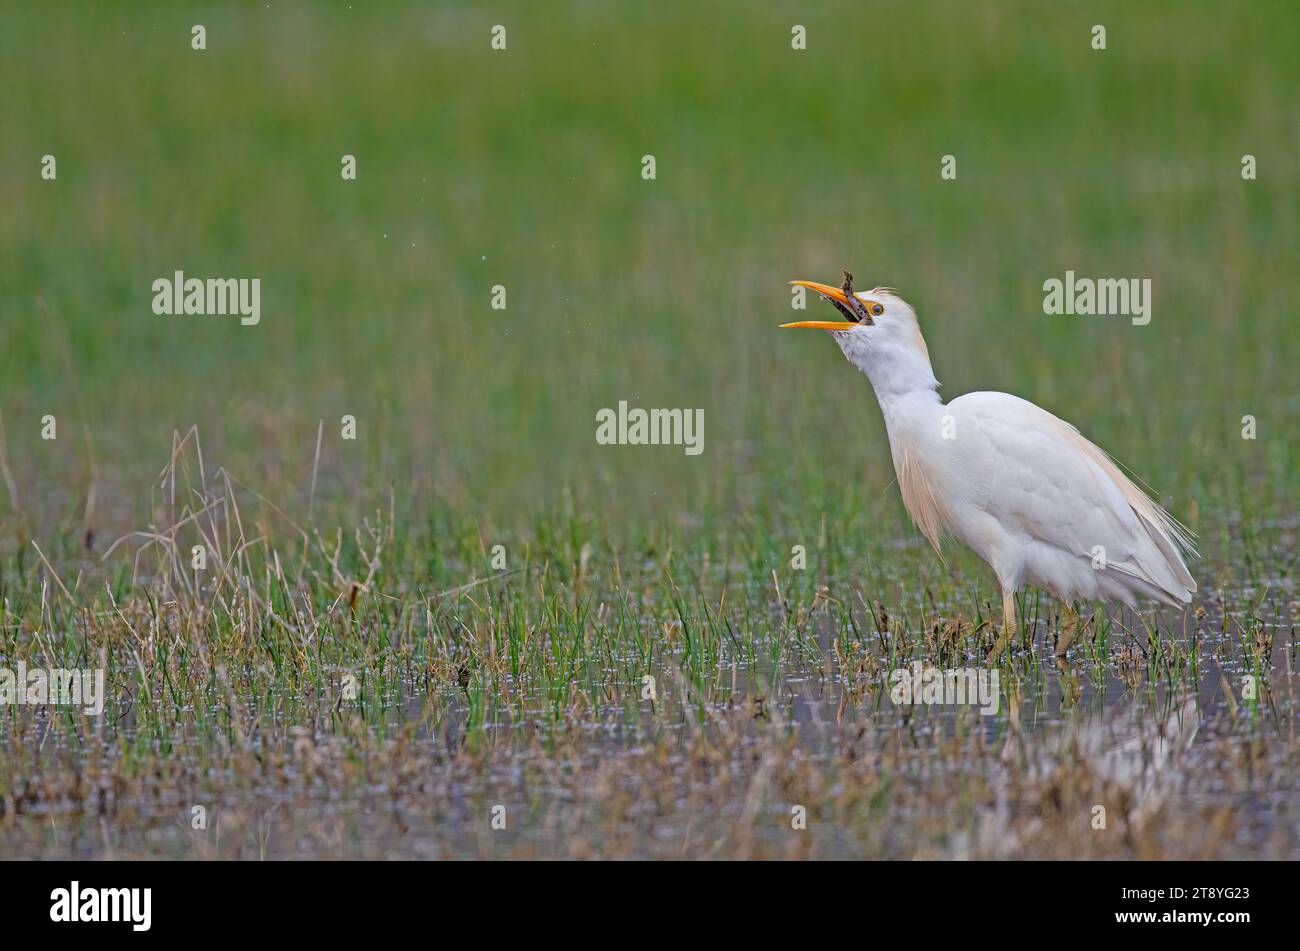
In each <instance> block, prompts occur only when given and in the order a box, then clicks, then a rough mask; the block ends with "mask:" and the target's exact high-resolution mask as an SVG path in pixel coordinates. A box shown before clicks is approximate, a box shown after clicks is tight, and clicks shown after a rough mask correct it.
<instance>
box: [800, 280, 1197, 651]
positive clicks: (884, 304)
mask: <svg viewBox="0 0 1300 951" xmlns="http://www.w3.org/2000/svg"><path fill="white" fill-rule="evenodd" d="M794 283H796V284H800V285H803V286H806V287H811V288H812V289H813V290H816V291H817V292H818V293H820V294H821V295H822V296H823V297H826V298H827V299H829V300H831V301H833V302H835V303H836V305H837V307H838V308H839V310H840V311H841V313H843V314H844V315H845V316H847V317H850V318H853V319H851V320H850V321H845V322H830V321H800V322H797V323H794V324H786V325H784V326H787V327H810V328H814V329H823V330H829V331H830V332H831V334H832V336H833V337H834V338H835V342H836V343H838V344H839V346H840V349H841V350H842V351H843V352H844V355H845V356H846V357H847V358H848V360H849V362H850V363H852V364H853V365H854V366H856V367H857V368H858V369H859V370H861V371H862V372H863V373H865V374H866V375H867V378H868V379H869V380H870V381H871V385H872V387H873V389H874V390H875V392H876V398H877V400H878V401H879V403H880V410H881V412H882V413H883V414H884V418H885V428H886V430H887V432H888V434H889V448H890V453H891V455H892V457H893V461H894V470H895V472H896V473H897V474H898V485H899V489H900V491H901V492H902V496H903V502H904V504H905V505H906V507H907V510H908V512H909V514H910V515H911V516H912V519H913V520H914V521H915V522H916V524H917V526H918V528H920V530H921V531H922V532H923V533H924V534H925V536H926V537H927V538H928V539H929V540H930V542H931V544H933V545H934V547H935V549H936V550H938V549H939V547H940V543H941V538H942V536H943V535H945V534H946V535H951V536H952V537H954V538H956V539H958V540H960V541H962V542H964V543H965V544H966V545H968V546H969V547H970V548H971V549H972V550H973V551H974V552H975V553H976V554H978V555H979V556H980V557H981V558H983V559H984V560H985V561H986V562H988V564H989V566H990V567H991V568H992V569H993V572H994V574H995V575H996V576H997V579H998V584H999V585H1000V587H1001V589H1002V593H1003V609H1004V624H1003V636H1002V638H1001V639H1000V641H999V644H998V646H997V647H995V648H994V654H993V655H992V656H993V657H996V656H998V655H999V654H1000V653H1001V651H1002V649H1004V648H1005V646H1006V644H1007V643H1008V642H1009V640H1010V636H1011V634H1013V633H1014V632H1015V630H1016V621H1015V602H1014V598H1013V595H1014V593H1015V592H1016V591H1018V590H1020V589H1021V588H1022V587H1023V586H1024V585H1026V584H1031V585H1035V586H1037V587H1040V588H1043V589H1045V590H1047V591H1049V592H1051V593H1052V594H1054V595H1056V596H1057V597H1059V598H1061V599H1062V601H1064V602H1065V605H1066V612H1067V616H1068V620H1067V624H1068V629H1067V630H1064V631H1063V633H1062V637H1061V639H1060V640H1059V641H1058V643H1057V651H1058V653H1063V652H1064V650H1065V648H1066V647H1068V646H1069V641H1070V639H1071V638H1072V637H1073V634H1074V627H1073V624H1074V623H1077V617H1076V616H1075V614H1074V610H1073V607H1072V604H1071V603H1072V602H1074V601H1091V600H1094V599H1100V600H1104V601H1122V602H1124V603H1125V604H1128V605H1130V606H1136V603H1137V599H1138V598H1139V597H1140V598H1147V599H1151V600H1155V601H1159V602H1161V603H1163V604H1167V605H1175V606H1176V605H1183V604H1188V603H1190V601H1191V600H1192V595H1193V594H1194V593H1195V591H1196V582H1195V581H1194V580H1193V578H1192V576H1191V573H1190V572H1189V571H1188V570H1187V566H1186V564H1185V563H1184V561H1183V552H1185V551H1186V552H1190V551H1191V548H1192V537H1191V534H1190V533H1189V532H1188V531H1187V529H1185V528H1184V527H1183V526H1182V525H1180V524H1179V523H1178V522H1177V521H1176V520H1174V519H1173V518H1172V517H1171V516H1170V515H1169V514H1168V513H1167V512H1165V511H1164V509H1162V508H1161V507H1160V506H1159V505H1157V504H1156V503H1155V502H1154V501H1152V499H1151V498H1150V497H1148V496H1147V495H1146V493H1145V492H1143V491H1142V490H1141V489H1139V488H1138V487H1137V486H1136V485H1134V484H1133V482H1132V481H1131V480H1129V479H1128V478H1127V477H1126V476H1125V475H1124V474H1123V473H1122V472H1121V471H1120V469H1119V467H1118V466H1117V465H1116V464H1115V463H1114V461H1112V460H1111V458H1110V457H1109V456H1108V455H1106V453H1104V452H1103V451H1102V450H1101V449H1099V448H1098V447H1097V446H1095V445H1093V444H1092V443H1091V442H1089V441H1088V440H1087V439H1085V438H1084V437H1083V436H1082V435H1080V433H1079V431H1078V430H1077V429H1075V428H1074V427H1073V426H1071V425H1070V424H1069V423H1066V422H1065V421H1063V420H1061V419H1058V418H1057V417H1055V416H1053V415H1052V414H1051V413H1049V412H1047V411H1046V410H1044V409H1041V408H1040V407H1038V406H1035V405H1034V404H1033V403H1030V402H1028V401H1026V400H1023V399H1020V398H1019V397H1017V396H1012V395H1010V394H1007V393H985V392H980V393H968V394H966V395H965V396H961V397H958V398H957V399H954V400H952V401H951V402H950V403H944V402H943V401H942V400H941V399H940V398H939V393H938V387H939V381H938V380H937V379H935V376H934V372H933V370H932V369H931V367H930V357H929V351H928V349H927V348H926V345H925V340H924V339H923V338H922V337H921V331H920V327H919V326H918V324H917V321H916V314H915V313H914V312H913V310H912V308H911V307H910V306H909V305H908V304H907V303H906V302H905V301H904V300H903V299H902V298H900V297H899V296H898V295H897V294H896V293H894V292H893V291H891V290H889V289H888V288H879V287H878V288H875V289H874V290H871V291H868V292H865V293H854V292H853V291H852V283H851V278H848V277H847V276H846V282H845V288H844V290H839V289H836V288H833V287H829V286H828V285H824V284H815V283H812V282H805V281H796V282H794ZM846 292H847V293H848V294H853V298H856V301H855V300H854V299H852V298H849V297H848V296H847V295H846Z"/></svg>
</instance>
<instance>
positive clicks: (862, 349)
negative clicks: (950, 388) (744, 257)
mask: <svg viewBox="0 0 1300 951" xmlns="http://www.w3.org/2000/svg"><path fill="white" fill-rule="evenodd" d="M790 283H791V284H792V285H797V286H799V287H806V288H809V289H810V290H813V291H816V292H817V293H818V294H819V295H821V297H822V299H823V300H826V301H829V302H830V303H831V304H833V305H834V306H835V309H836V310H838V311H839V312H840V314H841V315H842V316H843V318H844V319H843V320H799V321H795V322H794V323H789V324H782V325H781V326H782V327H786V328H791V329H796V328H802V329H807V330H826V331H829V332H830V334H831V336H832V337H834V338H835V342H836V343H837V344H839V347H840V350H842V351H843V352H844V356H846V357H847V358H848V360H849V362H850V363H852V364H853V365H854V366H856V367H857V368H858V369H859V370H861V371H862V372H863V373H865V374H866V375H867V377H868V378H870V380H871V382H872V384H873V385H874V386H875V387H876V390H877V392H878V393H879V392H881V391H882V389H883V390H898V389H912V388H915V387H924V388H926V389H931V390H933V389H934V388H935V387H937V386H938V385H939V384H938V381H936V380H935V378H934V373H933V372H932V371H931V369H930V351H929V349H928V348H927V347H926V345H925V338H923V337H922V336H921V328H920V325H919V324H918V323H917V320H916V312H915V311H914V310H912V307H911V305H909V304H908V303H907V301H905V300H903V299H902V298H901V297H899V296H898V292H897V291H894V290H893V289H891V288H888V287H876V288H873V289H871V290H869V291H861V292H858V291H854V290H853V275H852V274H849V273H848V272H847V271H846V272H844V286H843V287H831V286H830V285H829V284H818V283H817V282H816V281H791V282H790Z"/></svg>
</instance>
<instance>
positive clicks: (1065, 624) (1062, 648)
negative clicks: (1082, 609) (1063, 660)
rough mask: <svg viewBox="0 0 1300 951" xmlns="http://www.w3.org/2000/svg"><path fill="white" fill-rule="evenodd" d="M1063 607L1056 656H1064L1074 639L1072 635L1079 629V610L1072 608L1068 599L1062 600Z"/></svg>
mask: <svg viewBox="0 0 1300 951" xmlns="http://www.w3.org/2000/svg"><path fill="white" fill-rule="evenodd" d="M1061 604H1062V605H1064V607H1065V617H1064V619H1062V621H1061V636H1060V637H1058V638H1057V639H1056V656H1057V657H1064V656H1065V652H1066V650H1068V649H1069V647H1070V644H1071V643H1072V642H1073V641H1074V635H1075V634H1076V633H1077V632H1078V630H1079V612H1078V611H1076V610H1074V605H1072V604H1070V602H1068V601H1062V602H1061Z"/></svg>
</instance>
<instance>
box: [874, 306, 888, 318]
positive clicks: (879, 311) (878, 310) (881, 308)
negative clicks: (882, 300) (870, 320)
mask: <svg viewBox="0 0 1300 951" xmlns="http://www.w3.org/2000/svg"><path fill="white" fill-rule="evenodd" d="M884 312H885V308H884V306H882V305H881V304H872V305H871V316H873V317H879V316H880V315H881V314H883V313H884Z"/></svg>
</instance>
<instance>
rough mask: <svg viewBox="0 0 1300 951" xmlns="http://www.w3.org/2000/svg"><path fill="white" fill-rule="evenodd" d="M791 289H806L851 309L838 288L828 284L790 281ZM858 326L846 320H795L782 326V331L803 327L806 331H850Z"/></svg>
mask: <svg viewBox="0 0 1300 951" xmlns="http://www.w3.org/2000/svg"><path fill="white" fill-rule="evenodd" d="M790 286H791V287H806V288H808V289H809V290H814V291H816V292H817V293H818V294H820V295H821V296H822V297H824V298H826V299H827V300H833V301H836V302H837V303H840V304H843V305H844V306H845V307H848V308H849V309H852V305H850V304H849V299H848V298H847V297H845V296H844V292H843V291H842V290H840V289H839V288H838V287H831V286H830V285H829V284H818V283H817V282H816V281H791V282H790ZM857 326H859V325H858V324H855V323H851V322H849V321H847V320H796V321H795V322H794V323H792V324H782V325H781V327H782V329H785V328H791V329H794V328H798V327H803V328H805V329H807V330H851V329H852V328H854V327H857Z"/></svg>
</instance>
